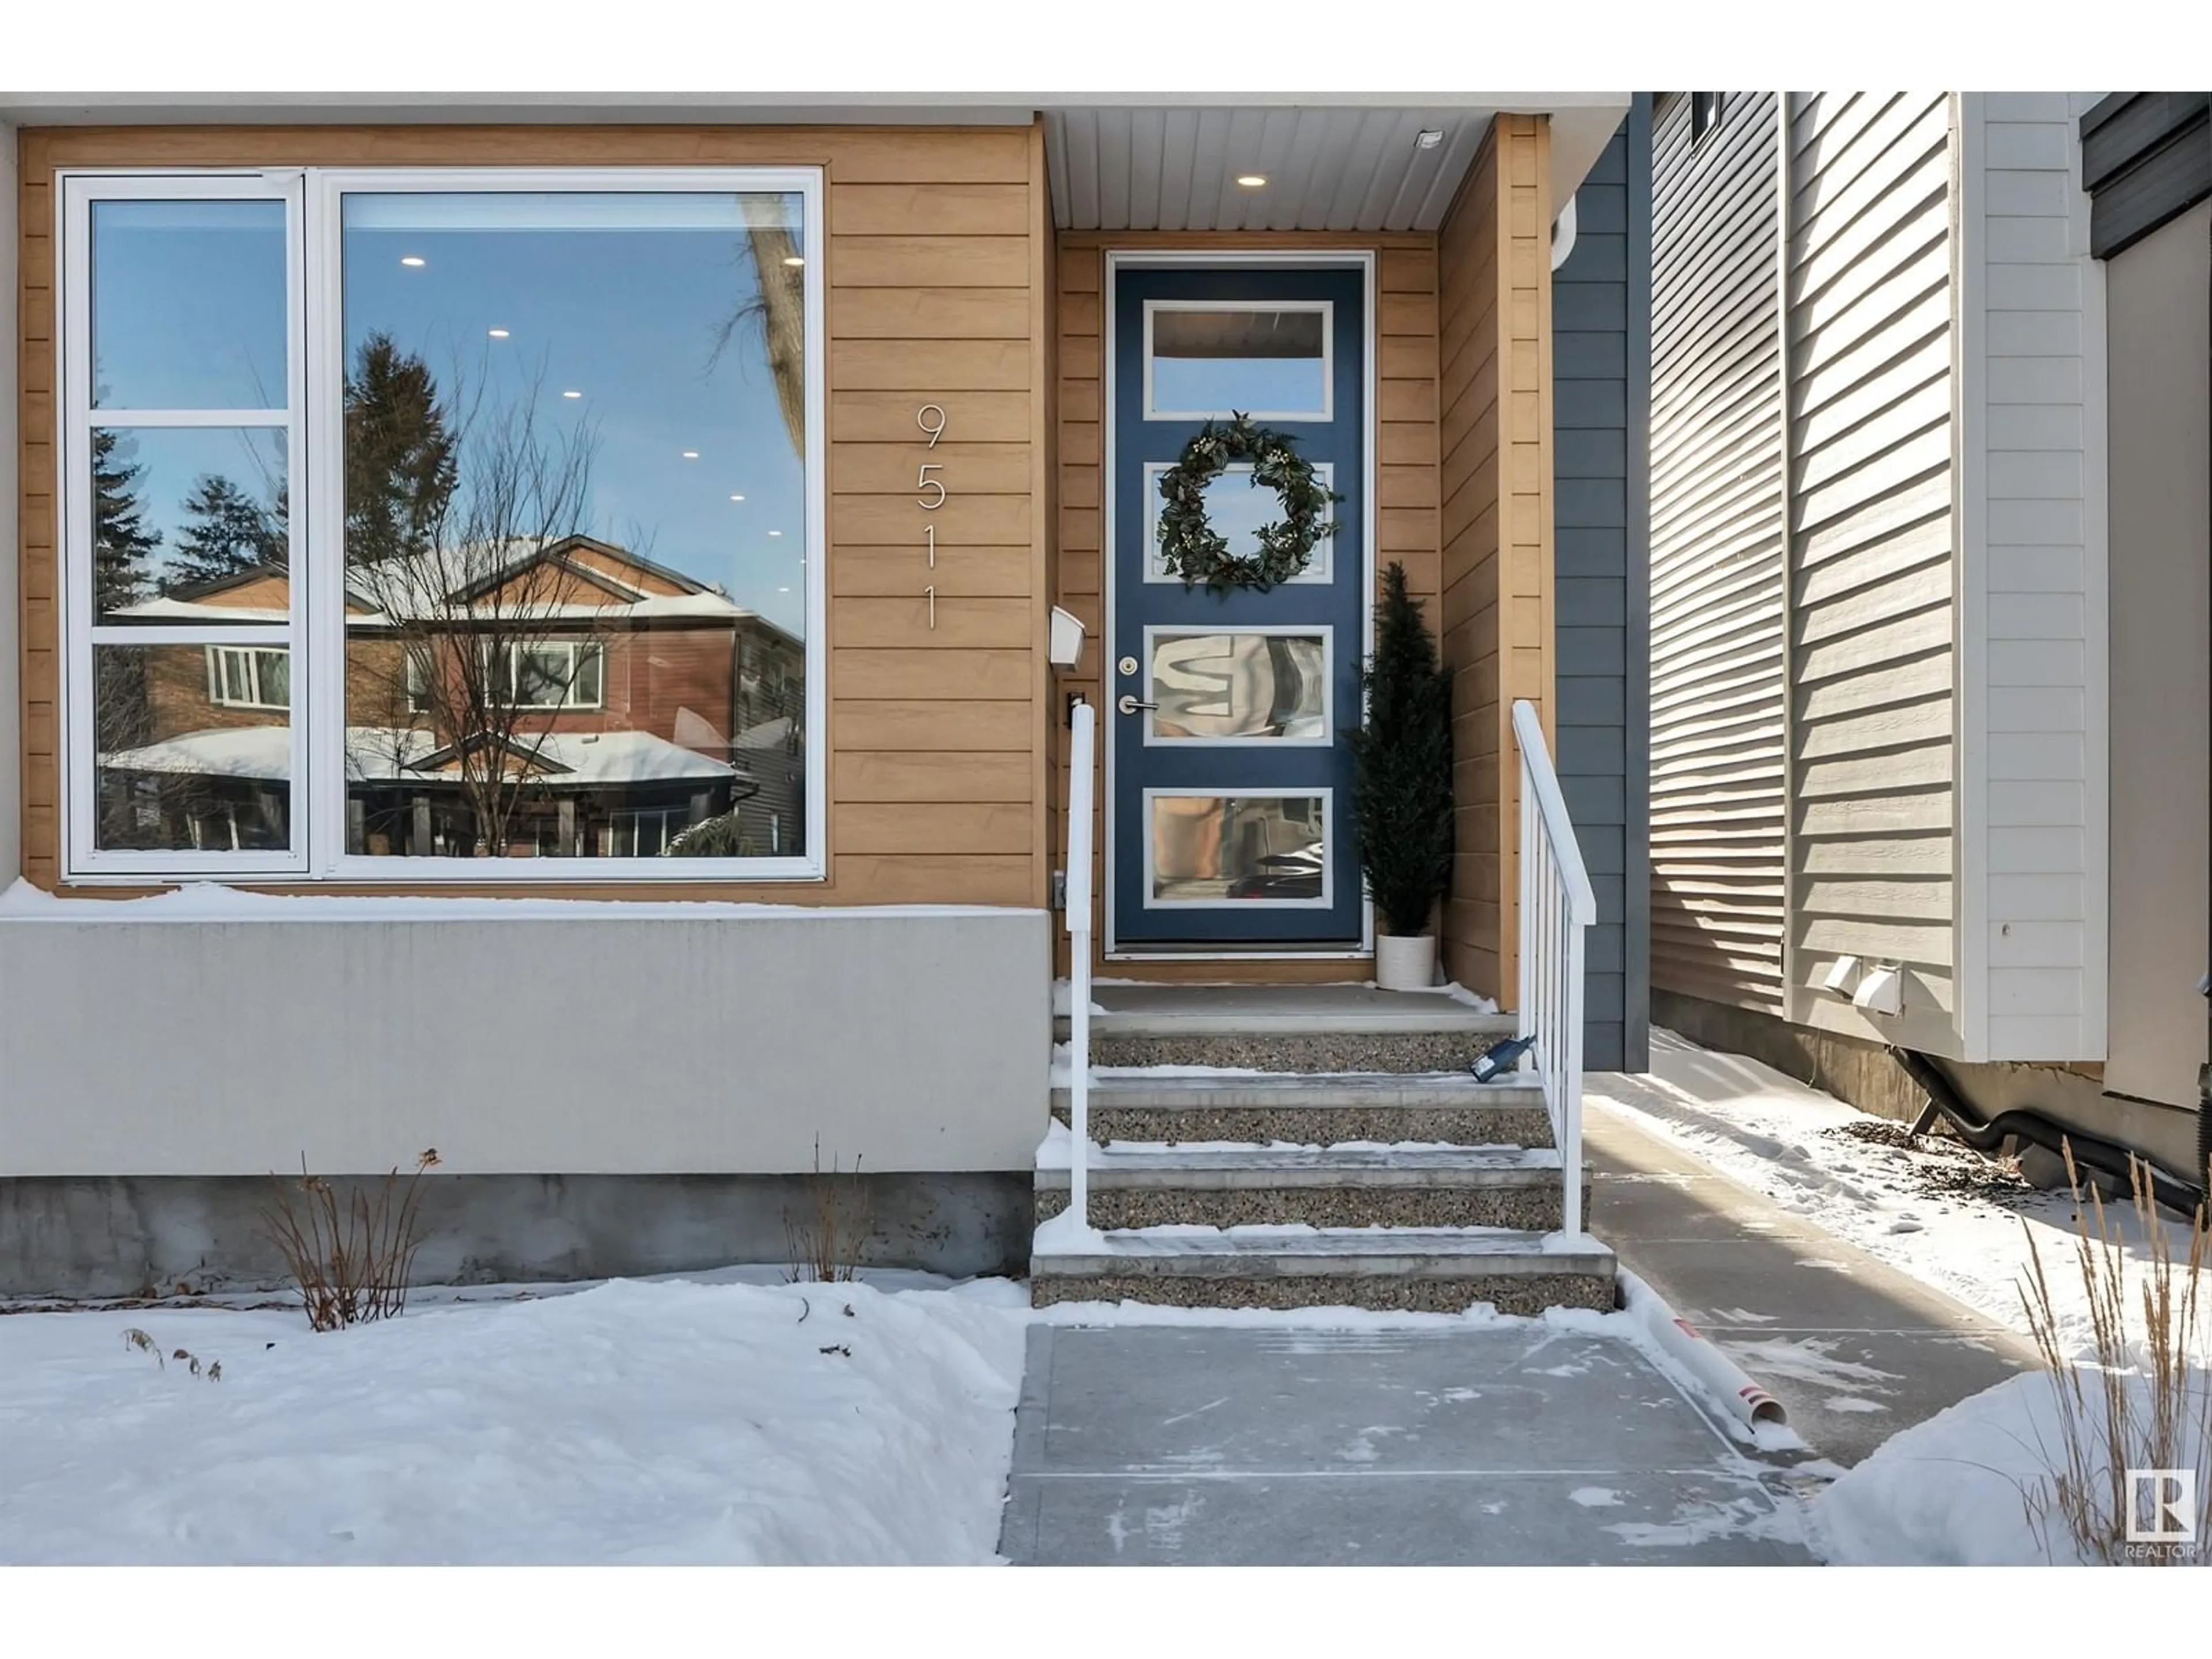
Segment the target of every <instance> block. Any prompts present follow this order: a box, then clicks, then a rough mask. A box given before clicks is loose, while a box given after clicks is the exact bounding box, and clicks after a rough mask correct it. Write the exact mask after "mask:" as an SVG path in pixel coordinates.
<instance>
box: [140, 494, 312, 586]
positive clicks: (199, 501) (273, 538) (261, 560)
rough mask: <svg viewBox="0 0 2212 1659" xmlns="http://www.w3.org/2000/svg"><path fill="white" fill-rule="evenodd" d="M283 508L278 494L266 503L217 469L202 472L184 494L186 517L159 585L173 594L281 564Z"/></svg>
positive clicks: (283, 557) (279, 566) (284, 505)
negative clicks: (166, 572) (172, 556)
mask: <svg viewBox="0 0 2212 1659" xmlns="http://www.w3.org/2000/svg"><path fill="white" fill-rule="evenodd" d="M285 507H286V501H285V500H284V498H283V496H282V495H279V496H278V498H277V501H276V507H274V508H270V507H264V506H262V505H261V503H260V502H258V501H255V500H254V499H253V497H252V496H251V495H247V494H246V492H245V491H244V490H243V489H240V488H239V487H238V486H237V485H236V484H235V483H232V482H231V481H230V480H229V479H228V478H226V477H222V475H221V474H219V473H212V474H209V475H207V476H205V477H202V478H201V479H200V481H199V482H198V483H197V484H194V485H193V486H192V493H191V495H187V496H185V513H186V514H187V515H188V519H189V522H187V523H186V525H185V529H184V532H183V533H182V534H181V535H180V536H179V538H177V552H176V556H175V558H173V560H171V561H170V563H169V569H168V574H167V577H166V578H165V579H164V580H163V582H162V590H163V591H164V592H171V593H173V592H177V591H178V590H179V589H180V588H192V587H197V586H200V585H202V584H203V583H206V582H212V581H220V580H222V578H223V577H225V576H235V575H238V574H241V573H242V572H245V571H248V570H252V569H254V568H257V567H259V566H263V565H274V566H276V567H277V568H280V569H281V568H283V564H284V562H285V545H284V512H285Z"/></svg>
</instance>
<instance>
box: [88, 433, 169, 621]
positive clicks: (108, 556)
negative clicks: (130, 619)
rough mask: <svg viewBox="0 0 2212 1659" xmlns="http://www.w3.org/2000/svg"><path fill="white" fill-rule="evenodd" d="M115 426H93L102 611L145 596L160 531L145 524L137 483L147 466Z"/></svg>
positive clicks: (96, 583) (96, 571)
mask: <svg viewBox="0 0 2212 1659" xmlns="http://www.w3.org/2000/svg"><path fill="white" fill-rule="evenodd" d="M134 453H135V451H134V447H133V446H132V445H131V442H130V441H129V440H128V439H126V438H125V437H124V436H123V435H121V434H120V433H118V432H117V431H116V430H115V429H114V428H112V427H94V428H93V431H92V591H93V597H94V600H95V601H96V603H97V605H98V608H99V610H100V613H101V614H102V615H105V614H106V613H107V612H109V611H114V610H117V609H119V608H120V607H122V606H124V605H136V604H137V602H138V601H139V600H141V599H144V598H145V597H146V589H147V584H148V572H147V568H146V566H147V561H148V560H149V559H150V558H152V557H153V556H154V550H155V549H156V548H158V547H159V546H161V532H160V531H158V530H149V529H148V528H147V527H146V518H145V509H144V508H143V507H141V506H140V505H139V504H138V496H137V492H136V486H137V483H138V478H139V475H140V474H141V473H143V471H145V468H143V467H142V466H140V465H138V463H137V460H135V459H133V455H134Z"/></svg>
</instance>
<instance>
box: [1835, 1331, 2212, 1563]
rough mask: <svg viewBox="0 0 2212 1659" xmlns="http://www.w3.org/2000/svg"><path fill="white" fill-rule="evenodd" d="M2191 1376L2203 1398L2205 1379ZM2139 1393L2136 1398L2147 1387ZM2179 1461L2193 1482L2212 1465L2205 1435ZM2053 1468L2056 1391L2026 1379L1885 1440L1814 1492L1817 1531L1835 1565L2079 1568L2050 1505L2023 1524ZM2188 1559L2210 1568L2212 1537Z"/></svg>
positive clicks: (2060, 1455) (2058, 1440)
mask: <svg viewBox="0 0 2212 1659" xmlns="http://www.w3.org/2000/svg"><path fill="white" fill-rule="evenodd" d="M2196 1376H2197V1383H2198V1388H2199V1390H2200V1401H2201V1396H2202V1391H2203V1390H2212V1373H2208V1372H2204V1371H2198V1372H2197V1373H2196ZM2147 1393H2148V1390H2147V1389H2145V1388H2143V1387H2142V1386H2141V1385H2140V1383H2139V1384H2138V1386H2137V1388H2136V1395H2137V1398H2138V1400H2139V1401H2140V1400H2142V1399H2143V1398H2144V1397H2145V1396H2146V1395H2147ZM2197 1420H2198V1421H2199V1422H2202V1421H2203V1406H2202V1404H2201V1403H2200V1406H2199V1409H2198V1413H2197ZM2180 1457H2181V1464H2182V1467H2184V1468H2191V1469H2193V1470H2194V1471H2196V1472H2197V1479H2198V1480H2200V1481H2201V1480H2203V1476H2204V1473H2205V1471H2206V1470H2207V1468H2208V1467H2212V1464H2208V1459H2207V1454H2206V1451H2205V1449H2204V1447H2203V1440H2202V1437H2201V1435H2200V1436H2199V1437H2192V1438H2191V1440H2190V1441H2189V1442H2188V1443H2187V1444H2186V1446H2185V1449H2183V1450H2182V1452H2181V1454H2180ZM2053 1467H2057V1468H2064V1467H2065V1437H2064V1433H2063V1429H2062V1428H2061V1425H2060V1422H2059V1417H2058V1408H2057V1389H2055V1388H2054V1387H2053V1386H2052V1380H2051V1376H2050V1375H2049V1374H2048V1373H2047V1372H2043V1371H2030V1372H2028V1373H2027V1374H2025V1375H2024V1376H2015V1377H2014V1378H2013V1379H2012V1380H2011V1381H2010V1382H2008V1383H1999V1384H1997V1386H1996V1388H1994V1389H1986V1390H1984V1392H1982V1393H1980V1394H1978V1395H1974V1396H1973V1397H1972V1398H1971V1399H1968V1400H1963V1401H1960V1402H1959V1404H1957V1405H1955V1406H1954V1407H1951V1409H1950V1410H1948V1411H1947V1412H1943V1413H1939V1414H1938V1415H1936V1416H1935V1417H1931V1418H1929V1419H1928V1421H1926V1422H1925V1423H1922V1424H1919V1425H1916V1426H1914V1427H1912V1428H1910V1429H1907V1430H1906V1431H1905V1432H1904V1433H1902V1434H1900V1435H1898V1436H1896V1437H1894V1438H1893V1439H1891V1440H1889V1441H1888V1442H1887V1443H1885V1444H1884V1445H1883V1446H1882V1447H1881V1449H1880V1450H1878V1451H1876V1452H1875V1455H1873V1456H1872V1457H1869V1458H1868V1459H1867V1460H1866V1462H1863V1463H1862V1464H1860V1465H1859V1466H1858V1467H1857V1468H1855V1469H1853V1470H1852V1471H1851V1472H1850V1474H1846V1475H1845V1476H1844V1478H1843V1479H1842V1480H1838V1481H1837V1482H1836V1484H1835V1485H1834V1486H1831V1487H1829V1488H1828V1490H1827V1491H1826V1492H1824V1493H1822V1494H1821V1496H1820V1499H1819V1501H1818V1502H1817V1503H1816V1504H1814V1509H1813V1513H1814V1529H1815V1531H1816V1533H1817V1534H1819V1535H1820V1544H1821V1546H1822V1547H1823V1548H1824V1550H1825V1553H1826V1555H1827V1558H1828V1559H1829V1560H1830V1561H1832V1562H1833V1563H1835V1564H1836V1565H1842V1566H1945V1565H1957V1566H2021V1565H2039V1564H2041V1563H2045V1562H2050V1563H2052V1564H2054V1565H2061V1566H2065V1565H2081V1564H2082V1558H2081V1555H2080V1554H2079V1553H2078V1552H2077V1551H2076V1549H2075V1545H2074V1542H2073V1540H2072V1539H2071V1537H2070V1536H2069V1534H2068V1532H2067V1529H2066V1525H2065V1522H2063V1520H2061V1519H2060V1518H2059V1516H2058V1515H2057V1510H2055V1508H2054V1509H2051V1510H2047V1512H2046V1513H2047V1519H2045V1520H2044V1521H2042V1522H2034V1521H2031V1519H2030V1516H2029V1509H2028V1504H2027V1498H2028V1496H2029V1495H2030V1494H2031V1493H2043V1494H2047V1492H2048V1488H2049V1474H2050V1471H2051V1469H2052V1468H2053ZM2101 1468H2103V1469H2106V1470H2109V1468H2110V1465H2109V1463H2106V1464H2104V1465H2102V1466H2101ZM2142 1513H2143V1515H2144V1516H2145V1518H2149V1516H2150V1515H2151V1511H2150V1510H2149V1508H2148V1504H2145V1506H2144V1508H2143V1510H2142ZM2194 1555H2195V1559H2197V1561H2198V1562H2200V1563H2201V1564H2202V1565H2206V1566H2212V1539H2208V1540H2205V1541H2204V1542H2203V1548H2202V1549H2201V1550H2198V1551H2196V1552H2194Z"/></svg>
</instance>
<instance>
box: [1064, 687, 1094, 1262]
mask: <svg viewBox="0 0 2212 1659" xmlns="http://www.w3.org/2000/svg"><path fill="white" fill-rule="evenodd" d="M1067 723H1068V730H1069V734H1070V735H1069V742H1068V750H1067V878H1066V887H1065V889H1064V893H1065V897H1066V906H1067V1036H1068V1045H1067V1047H1068V1054H1067V1060H1068V1075H1067V1132H1068V1138H1069V1141H1070V1145H1069V1146H1068V1149H1067V1207H1068V1209H1069V1210H1070V1211H1071V1212H1073V1214H1074V1217H1075V1225H1076V1226H1078V1227H1079V1228H1081V1229H1083V1230H1084V1231H1089V1230H1090V1227H1091V1180H1090V1173H1091V817H1092V815H1093V812H1094V811H1095V801H1096V797H1097V785H1096V783H1095V782H1094V780H1095V779H1096V777H1097V746H1098V711H1097V709H1095V708H1092V707H1091V705H1090V704H1089V703H1088V702H1078V703H1076V704H1075V705H1074V706H1073V708H1070V709H1069V710H1068V713H1067Z"/></svg>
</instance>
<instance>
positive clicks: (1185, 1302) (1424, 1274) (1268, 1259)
mask: <svg viewBox="0 0 2212 1659" xmlns="http://www.w3.org/2000/svg"><path fill="white" fill-rule="evenodd" d="M1613 1269H1614V1262H1613V1252H1612V1251H1611V1250H1610V1249H1607V1248H1606V1247H1605V1246H1604V1245H1602V1244H1601V1243H1598V1242H1597V1241H1596V1240H1595V1239H1593V1238H1589V1237H1581V1238H1573V1239H1570V1238H1567V1237H1564V1236H1563V1235H1559V1234H1556V1233H1555V1234H1549V1235H1547V1234H1543V1233H1537V1232H1528V1231H1516V1230H1510V1229H1504V1228H1487V1229H1436V1228H1340V1229H1327V1230H1316V1229H1313V1228H1300V1227H1240V1228H1237V1229H1234V1230H1231V1231H1222V1230H1219V1229H1216V1228H1210V1227H1176V1228H1158V1227H1155V1228H1146V1229H1143V1230H1140V1231H1108V1232H1100V1233H1093V1234H1090V1235H1087V1236H1086V1235H1085V1234H1084V1233H1082V1232H1081V1231H1078V1230H1076V1229H1074V1228H1073V1227H1070V1226H1068V1225H1066V1221H1065V1219H1063V1220H1062V1221H1060V1222H1054V1223H1048V1224H1047V1225H1045V1226H1043V1227H1041V1228H1040V1229H1039V1230H1038V1234H1037V1240H1036V1246H1035V1248H1034V1249H1033V1251H1032V1253H1031V1255H1030V1299H1031V1301H1032V1302H1033V1303H1034V1304H1036V1306H1038V1307H1046V1306H1049V1305H1050V1304H1054V1303H1056V1302H1093V1301H1096V1302H1142V1303H1153V1304H1163V1305H1167V1306H1172V1307H1184V1308H1310V1307H1354V1308H1381V1309H1391V1310H1414V1311H1423V1312H1435V1313H1456V1312H1460V1311H1462V1310H1465V1309H1468V1308H1471V1307H1473V1306H1474V1305H1475V1304H1478V1303H1485V1302H1486V1303H1489V1304H1492V1305H1493V1306H1495V1307H1496V1308H1497V1309H1498V1311H1499V1312H1500V1313H1514V1314H1533V1313H1539V1312H1541V1311H1542V1310H1544V1309H1546V1308H1556V1307H1568V1308H1596V1309H1610V1308H1611V1307H1613V1303H1614V1288H1613Z"/></svg>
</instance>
